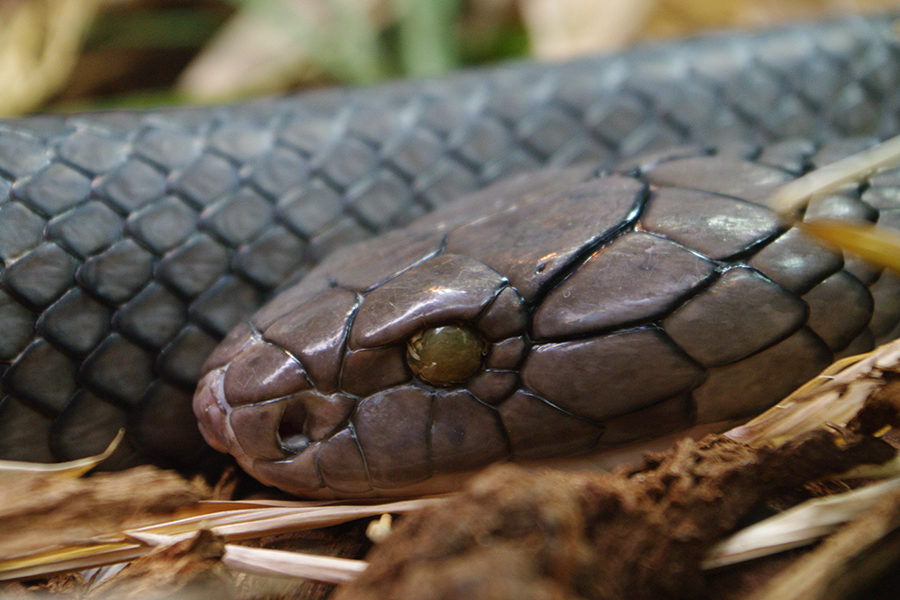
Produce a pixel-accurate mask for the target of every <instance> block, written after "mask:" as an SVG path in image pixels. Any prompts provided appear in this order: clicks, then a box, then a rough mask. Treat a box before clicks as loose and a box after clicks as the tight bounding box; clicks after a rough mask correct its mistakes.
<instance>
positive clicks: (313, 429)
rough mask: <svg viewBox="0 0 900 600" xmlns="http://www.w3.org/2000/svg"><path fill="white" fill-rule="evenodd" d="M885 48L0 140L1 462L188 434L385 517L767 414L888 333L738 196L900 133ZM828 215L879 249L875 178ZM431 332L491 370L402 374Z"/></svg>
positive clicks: (185, 444)
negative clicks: (537, 462) (526, 468)
mask: <svg viewBox="0 0 900 600" xmlns="http://www.w3.org/2000/svg"><path fill="white" fill-rule="evenodd" d="M898 52H900V43H898V40H897V36H896V34H895V30H894V29H893V23H892V21H891V20H890V19H887V18H875V19H858V18H857V19H849V20H843V21H836V22H832V23H826V24H816V25H802V26H793V27H788V28H783V29H780V30H775V31H772V32H765V33H756V34H737V35H735V34H732V35H727V36H712V37H706V38H700V39H697V40H691V41H683V42H677V43H672V44H667V45H658V46H650V47H646V48H641V49H637V50H634V51H630V52H627V53H623V54H620V55H616V56H611V57H600V58H591V59H583V60H578V61H573V62H569V63H563V64H558V65H536V64H521V65H511V66H504V67H500V68H494V69H488V70H481V71H473V72H467V73H462V74H459V75H456V76H453V77H450V78H447V79H442V80H436V81H427V82H411V83H407V82H402V83H396V84H391V85H387V86H382V87H377V88H371V89H364V90H354V91H346V90H326V91H321V92H314V93H307V94H302V95H298V96H295V97H291V98H285V99H277V100H262V101H256V102H252V103H248V104H241V105H234V106H227V107H213V108H185V109H171V110H156V111H149V112H110V113H99V114H89V115H75V116H39V117H28V118H23V119H13V120H6V121H2V122H0V260H2V271H0V369H2V399H0V458H6V459H24V460H35V461H50V460H61V459H70V458H75V457H80V456H84V455H87V454H90V453H94V452H97V451H99V450H101V449H102V448H103V447H105V445H106V444H107V443H108V442H109V440H110V439H111V438H112V437H113V435H114V434H115V432H116V431H117V430H118V429H119V428H120V427H123V426H124V427H126V428H127V432H128V435H127V436H126V440H125V443H124V445H123V446H122V447H120V448H119V450H118V451H117V453H116V456H115V457H114V459H113V462H112V464H111V466H113V467H122V466H126V465H130V464H135V463H138V462H146V461H153V462H157V463H160V464H166V465H173V466H177V467H181V468H186V469H209V468H215V467H216V465H217V464H220V462H221V459H220V458H218V455H217V454H216V453H214V452H212V451H211V450H210V449H209V447H208V446H207V445H206V444H205V442H204V440H203V438H202V437H201V435H200V433H199V432H198V430H197V421H196V419H195V417H194V412H196V413H197V415H198V416H199V417H200V421H201V429H202V430H203V434H204V435H205V436H206V438H207V440H208V441H209V443H210V444H211V445H213V446H214V447H215V448H217V449H219V450H228V451H229V452H231V453H233V454H234V455H235V456H236V457H237V459H238V461H239V462H240V463H241V464H242V465H243V466H244V467H245V468H246V469H247V470H248V471H250V472H251V474H253V475H255V476H257V477H258V478H260V479H261V480H262V481H264V482H266V483H272V484H275V485H278V486H279V487H282V488H284V489H286V490H288V491H292V492H296V493H301V494H313V495H321V496H329V495H337V496H360V495H362V496H365V495H373V494H378V495H382V494H398V493H405V492H408V491H410V490H412V489H423V490H431V489H438V488H440V487H441V484H439V483H438V484H435V485H431V484H430V483H429V482H431V481H438V480H439V479H440V476H443V475H450V474H453V473H455V472H457V471H465V470H471V469H475V468H477V467H479V466H481V465H483V464H485V463H487V462H490V461H495V460H503V459H507V458H510V457H512V458H535V457H540V456H549V455H558V454H563V453H572V452H583V451H586V450H588V449H591V448H596V447H604V446H614V445H616V444H620V443H622V442H626V441H629V440H634V439H638V438H641V437H646V436H654V435H659V434H661V433H666V432H670V431H675V430H680V429H685V428H688V427H690V426H692V425H695V424H700V423H710V422H718V421H724V420H728V419H733V418H737V417H745V416H748V415H751V414H753V413H755V412H758V411H759V410H762V409H764V408H766V407H767V406H769V405H771V404H772V403H773V402H775V401H777V400H778V399H779V397H781V396H782V395H784V394H786V393H788V392H789V391H790V390H791V389H792V388H794V387H796V386H797V385H799V384H801V383H803V382H804V381H805V380H806V379H808V378H809V377H811V376H813V375H815V374H816V373H817V372H818V371H819V370H820V369H821V368H822V367H824V366H825V365H827V364H828V363H829V362H830V361H831V360H832V359H833V358H834V357H835V356H838V355H846V354H849V353H854V352H858V351H862V350H866V349H869V348H871V347H872V345H873V344H874V343H877V342H878V341H881V340H886V339H890V338H892V337H896V336H897V335H898V333H900V326H898V322H900V279H898V278H897V277H895V276H893V275H890V274H888V273H882V272H881V271H880V270H878V269H873V268H871V267H869V266H867V265H865V264H863V263H862V262H860V261H859V260H857V259H855V258H852V257H847V258H846V259H845V257H842V256H841V255H839V254H835V253H834V252H831V251H828V250H826V249H824V248H823V247H821V246H819V245H818V244H817V243H815V242H813V241H811V240H809V239H808V238H805V237H804V236H803V235H801V234H800V233H799V232H798V231H796V230H787V231H785V229H784V227H783V226H782V225H781V224H780V222H779V221H778V220H777V218H776V217H775V216H774V214H773V213H771V212H769V211H768V210H767V209H765V208H763V207H762V206H761V205H760V204H759V203H760V201H761V200H762V199H764V198H765V196H766V194H768V193H769V192H771V190H772V189H773V188H774V187H775V186H777V185H779V184H780V183H783V182H785V181H788V180H790V179H792V178H794V177H796V176H798V175H800V174H802V173H804V172H807V171H809V170H810V169H812V168H815V167H816V166H821V165H824V164H827V163H829V162H831V161H833V160H835V159H837V158H840V157H842V156H845V155H847V154H849V153H851V152H854V151H857V150H859V149H861V148H864V147H866V146H868V145H871V144H872V143H874V142H875V141H877V140H878V139H880V138H883V137H886V136H888V135H893V134H895V133H897V132H898V130H900V128H898V126H897V124H898V118H900V69H898V65H900V55H898ZM570 165H578V166H575V167H571V168H570V167H569V166H570ZM509 176H514V177H512V179H509V180H507V181H504V182H501V183H499V184H497V185H496V186H495V187H488V186H489V185H490V184H492V183H493V182H495V181H498V180H500V179H506V178H508V177H509ZM468 192H474V193H473V194H471V195H468V196H466V194H467V193H468ZM457 199H459V200H458V201H456V202H452V201H454V200H457ZM435 209H436V210H435ZM426 213H430V214H426ZM422 215H425V216H424V217H422V218H421V219H419V220H415V221H413V220H414V219H415V218H416V217H420V216H422ZM819 217H832V218H853V219H863V220H867V221H872V222H878V223H880V224H886V225H888V226H895V227H900V172H893V171H888V172H884V173H882V174H879V175H877V176H875V177H873V178H872V179H871V180H869V181H867V182H864V183H863V184H862V185H859V186H852V187H848V188H845V189H842V190H840V191H838V192H835V193H832V194H829V195H827V196H824V197H821V198H816V199H815V200H814V201H813V202H812V203H811V205H810V206H809V208H808V209H807V212H806V218H807V219H809V218H819ZM410 222H412V224H411V225H410V226H409V227H408V228H405V229H402V228H401V229H398V228H399V227H400V226H402V225H406V224H408V223H410ZM388 230H391V232H390V233H387V235H385V236H382V237H377V238H373V239H372V240H371V241H363V240H366V239H368V238H372V236H373V235H375V234H379V233H383V232H386V231H388ZM357 242H359V243H360V244H361V245H352V244H355V243H357ZM326 257H327V258H326ZM298 282H299V283H298ZM282 290H283V293H281V294H278V295H275V292H276V291H282ZM273 297H274V299H273ZM269 300H271V302H269V303H268V304H266V305H265V306H264V307H263V308H262V310H260V312H258V313H256V314H255V315H254V312H255V311H257V309H259V308H260V307H261V306H263V304H264V303H265V302H267V301H269ZM251 315H253V316H252V317H251ZM440 325H451V326H459V327H462V328H464V329H466V330H470V331H471V332H473V335H474V338H477V339H478V340H481V342H482V343H483V344H484V358H483V364H482V365H481V366H480V368H479V369H478V370H477V372H476V373H474V374H472V375H471V376H470V377H467V378H466V379H465V381H460V382H454V383H452V384H447V385H430V384H428V383H427V382H425V381H424V380H423V379H422V378H421V377H419V376H417V374H416V372H414V371H412V370H411V369H410V367H409V365H408V363H407V360H408V359H407V357H406V353H407V351H408V350H407V345H408V344H407V343H408V341H409V340H410V338H411V336H414V335H416V334H417V333H419V332H421V331H422V330H423V329H427V328H429V327H433V326H440ZM235 328H236V329H235ZM233 329H234V332H233V333H232V334H231V335H230V336H228V338H227V340H226V342H225V343H224V344H223V345H222V346H220V347H219V348H218V350H215V352H214V349H215V348H216V346H217V344H218V343H219V341H220V340H222V339H223V338H224V337H225V336H226V334H227V333H228V332H229V331H231V330H233ZM204 363H206V366H205V367H204ZM759 372H765V373H767V376H766V377H765V378H762V379H760V378H758V377H756V376H755V375H756V374H757V373H759ZM204 373H207V375H206V376H205V378H203V381H202V383H201V385H200V387H199V391H198V393H197V396H196V399H195V400H194V402H193V407H192V395H193V393H194V389H195V387H196V386H197V382H198V380H200V379H201V376H203V374H204ZM417 486H418V487H417Z"/></svg>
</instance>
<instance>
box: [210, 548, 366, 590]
mask: <svg viewBox="0 0 900 600" xmlns="http://www.w3.org/2000/svg"><path fill="white" fill-rule="evenodd" d="M222 562H223V563H224V564H225V565H226V566H227V567H229V568H232V569H236V570H239V571H245V572H250V573H256V574H260V575H278V576H282V577H284V576H287V577H303V578H305V579H314V580H316V581H323V582H325V583H335V584H340V583H347V582H348V581H351V580H353V579H354V578H355V577H356V576H357V575H359V574H360V573H362V572H363V571H364V570H365V569H366V567H367V566H368V563H366V562H365V561H362V560H353V559H350V558H337V557H332V556H320V555H316V554H303V553H299V552H285V551H283V550H269V549H267V548H249V547H247V546H238V545H236V544H226V545H225V555H224V556H223V557H222Z"/></svg>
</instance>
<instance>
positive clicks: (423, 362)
mask: <svg viewBox="0 0 900 600" xmlns="http://www.w3.org/2000/svg"><path fill="white" fill-rule="evenodd" d="M484 354H485V347H484V342H483V341H482V340H481V338H480V337H479V336H478V334H477V333H475V332H474V331H472V330H471V329H469V328H468V327H462V326H459V325H441V326H440V327H430V328H428V329H423V330H422V331H420V332H419V333H417V334H415V335H414V336H412V337H411V338H410V339H409V342H407V344H406V362H407V364H409V368H410V369H412V371H413V373H415V374H416V375H417V376H418V377H419V378H420V379H422V380H424V381H427V382H428V383H430V384H432V385H438V386H447V385H452V384H454V383H459V382H461V381H465V380H466V379H468V378H469V377H471V376H472V375H474V374H475V373H476V372H478V370H479V369H480V368H481V359H482V358H483V357H484Z"/></svg>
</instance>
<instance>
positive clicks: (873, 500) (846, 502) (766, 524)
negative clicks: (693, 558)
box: [703, 477, 900, 569]
mask: <svg viewBox="0 0 900 600" xmlns="http://www.w3.org/2000/svg"><path fill="white" fill-rule="evenodd" d="M897 490H900V477H898V478H895V479H890V480H888V481H883V482H881V483H876V484H873V485H869V486H866V487H863V488H860V489H857V490H853V491H850V492H846V493H843V494H836V495H833V496H827V497H824V498H815V499H813V500H807V501H806V502H803V503H802V504H799V505H797V506H795V507H794V508H791V509H788V510H786V511H784V512H781V513H778V514H777V515H775V516H773V517H769V518H768V519H765V520H763V521H760V522H759V523H754V524H753V525H751V526H749V527H747V528H745V529H742V530H741V531H739V532H737V533H735V534H734V535H732V536H731V537H729V538H726V539H725V540H723V541H721V542H719V543H718V544H716V545H715V546H713V547H712V548H711V549H710V551H709V553H708V554H707V555H706V559H705V560H704V561H703V568H704V569H714V568H717V567H724V566H727V565H733V564H736V563H740V562H743V561H746V560H751V559H754V558H760V557H763V556H769V555H771V554H776V553H778V552H782V551H784V550H790V549H792V548H798V547H800V546H805V545H807V544H810V543H812V542H814V541H816V540H818V539H819V538H821V537H823V536H826V535H828V534H830V533H832V532H834V531H835V530H837V529H838V527H840V526H841V525H843V524H844V523H847V522H848V521H851V520H853V519H855V518H857V517H859V516H861V515H863V514H864V513H865V512H866V511H868V510H869V509H871V508H872V507H873V506H875V505H876V504H878V502H879V501H880V500H881V499H882V498H885V497H887V496H889V495H890V494H892V493H895V492H896V491H897Z"/></svg>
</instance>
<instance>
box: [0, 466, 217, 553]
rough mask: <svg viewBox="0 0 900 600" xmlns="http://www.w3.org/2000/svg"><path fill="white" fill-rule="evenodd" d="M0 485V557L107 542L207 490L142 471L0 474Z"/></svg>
mask: <svg viewBox="0 0 900 600" xmlns="http://www.w3.org/2000/svg"><path fill="white" fill-rule="evenodd" d="M2 481H3V483H2V485H0V558H2V559H3V560H8V559H12V558H15V557H18V556H23V555H27V554H32V553H36V552H41V551H48V550H52V549H54V548H64V547H69V546H74V545H91V544H98V543H102V542H104V541H108V538H107V537H105V536H109V535H115V534H116V533H117V532H120V531H122V530H123V529H127V528H132V527H139V526H141V525H145V524H147V523H153V522H157V521H159V520H160V519H161V517H164V516H167V515H171V514H173V513H175V512H176V511H177V510H179V509H182V508H187V507H190V506H193V505H195V504H196V503H197V502H199V501H200V500H201V499H203V498H205V497H207V496H208V494H209V492H208V490H207V489H206V488H205V487H204V486H202V485H201V484H199V483H198V482H195V481H188V480H186V479H184V477H182V476H181V475H179V474H177V473H174V472H171V471H163V470H161V469H158V468H155V467H150V466H144V467H136V468H134V469H131V470H128V471H124V472H121V473H101V474H97V475H95V476H93V477H89V478H85V479H79V478H73V477H67V476H58V475H55V474H47V473H24V472H23V473H16V474H6V475H4V477H3V480H2Z"/></svg>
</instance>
